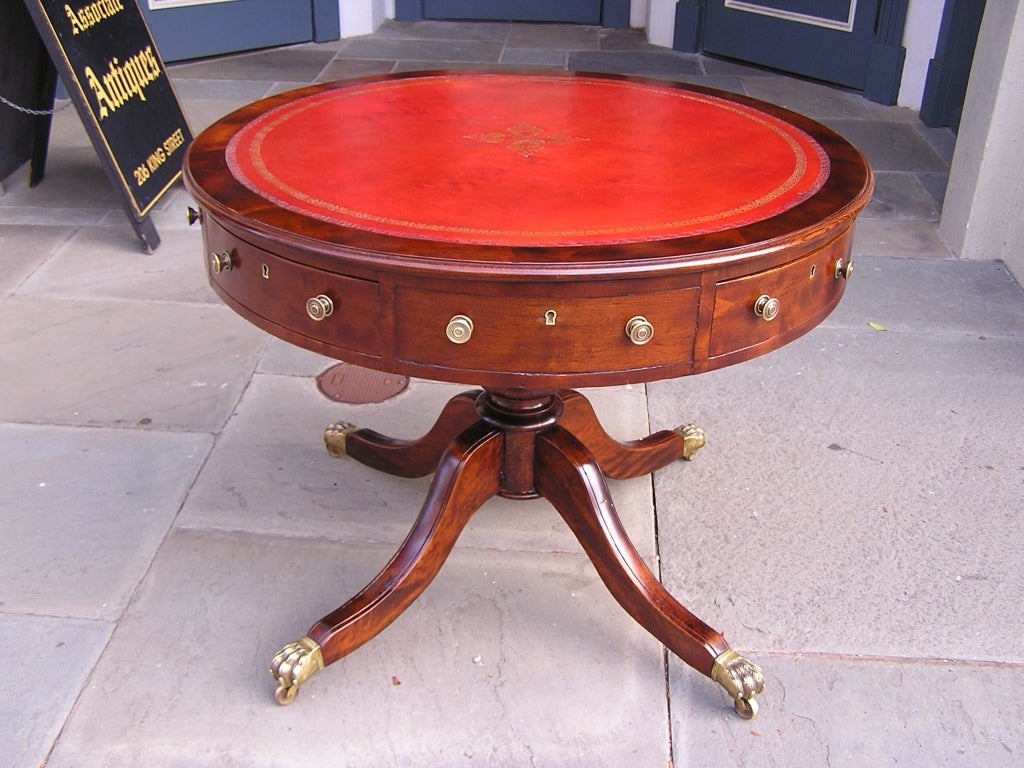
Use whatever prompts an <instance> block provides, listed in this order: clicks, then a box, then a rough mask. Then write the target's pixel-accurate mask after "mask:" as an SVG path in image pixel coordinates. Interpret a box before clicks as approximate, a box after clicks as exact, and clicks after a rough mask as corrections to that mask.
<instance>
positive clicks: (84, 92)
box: [25, 0, 192, 252]
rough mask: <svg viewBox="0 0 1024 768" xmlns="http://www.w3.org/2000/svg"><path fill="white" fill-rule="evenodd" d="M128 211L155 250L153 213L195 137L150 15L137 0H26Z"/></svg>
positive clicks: (137, 230) (140, 234)
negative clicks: (146, 15)
mask: <svg viewBox="0 0 1024 768" xmlns="http://www.w3.org/2000/svg"><path fill="white" fill-rule="evenodd" d="M25 4H26V6H27V7H28V11H29V13H30V14H31V16H32V20H33V21H34V22H35V25H36V29H37V30H38V31H39V35H40V37H41V38H42V40H43V43H44V44H45V45H46V48H47V50H48V51H49V54H50V58H51V59H52V60H53V63H54V64H55V65H56V67H57V71H58V73H59V74H60V75H61V77H62V79H63V81H64V85H65V87H66V88H67V90H68V95H69V96H70V97H71V100H72V102H74V105H75V108H76V109H77V110H78V115H79V117H80V118H81V120H82V123H83V124H84V125H85V129H86V132H87V133H88V134H89V138H90V140H91V141H92V144H93V146H94V147H95V149H96V153H97V154H98V155H99V158H100V161H101V163H102V165H103V169H104V171H105V172H106V174H107V177H108V178H109V179H110V182H111V184H112V185H113V186H114V187H115V188H116V189H117V190H118V191H119V192H120V194H121V198H122V204H123V206H124V209H125V213H126V214H127V215H128V218H129V220H130V222H131V224H132V227H133V229H134V230H135V233H136V235H138V237H139V239H140V240H141V241H142V244H143V247H144V248H145V250H146V251H148V252H152V251H153V250H155V249H156V247H157V246H158V245H159V243H160V237H159V235H158V234H157V232H156V227H154V226H153V223H152V221H151V220H150V218H149V214H150V211H151V210H152V209H153V206H154V205H155V204H156V203H157V202H158V201H159V199H160V198H161V196H162V195H163V194H164V193H165V192H167V190H168V189H169V188H170V187H171V185H173V184H174V183H175V182H176V181H177V180H178V179H179V178H180V177H181V172H182V171H181V168H182V159H183V157H184V154H185V149H186V147H187V146H188V144H189V143H190V142H191V141H192V133H191V131H190V130H189V127H188V122H187V121H186V119H185V115H184V114H183V113H182V111H181V105H180V104H179V103H178V98H177V96H176V95H175V93H174V88H173V86H172V85H171V82H170V79H169V78H168V76H167V71H166V69H165V68H164V63H163V61H162V60H161V58H160V54H159V52H158V51H157V48H156V44H155V43H154V42H153V37H152V35H151V34H150V31H149V27H148V26H147V24H146V20H145V19H144V18H143V16H142V12H141V11H140V10H139V6H138V4H137V2H134V0H70V2H61V1H57V2H55V1H54V0H25Z"/></svg>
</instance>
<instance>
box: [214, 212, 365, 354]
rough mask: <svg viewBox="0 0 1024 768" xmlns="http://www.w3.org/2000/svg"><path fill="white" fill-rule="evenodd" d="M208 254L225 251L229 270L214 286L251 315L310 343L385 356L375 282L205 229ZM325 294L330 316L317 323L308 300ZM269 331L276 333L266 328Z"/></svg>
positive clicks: (216, 278) (218, 275)
mask: <svg viewBox="0 0 1024 768" xmlns="http://www.w3.org/2000/svg"><path fill="white" fill-rule="evenodd" d="M207 246H208V249H207V256H208V257H209V255H210V254H223V253H227V254H228V255H229V256H230V259H231V268H230V269H227V270H221V271H220V272H216V271H214V269H213V267H212V265H211V262H210V259H209V258H208V259H207V261H208V263H207V269H208V270H209V276H210V282H211V283H213V284H214V286H215V287H216V288H218V289H219V290H220V291H221V292H223V293H224V294H226V295H227V296H228V297H229V298H231V299H233V300H234V301H235V302H237V303H238V304H240V305H242V307H244V308H245V309H247V310H249V311H250V312H252V313H254V314H256V315H258V316H260V317H262V318H264V319H265V320H268V321H270V322H271V323H273V324H274V325H277V326H281V327H283V328H285V329H287V330H289V331H292V332H294V333H297V334H299V335H302V336H305V337H307V338H310V339H316V340H318V341H322V342H325V343H327V344H331V345H333V346H336V347H341V348H344V349H350V350H353V351H356V352H362V353H365V354H369V355H374V356H378V357H379V356H380V355H381V348H382V343H381V317H382V312H381V304H380V288H379V285H378V283H376V282H375V281H372V280H363V279H360V278H354V277H349V276H347V275H340V274H335V273H333V272H326V271H324V270H321V269H315V268H313V267H307V266H303V265H301V264H296V263H295V262H292V261H288V260H287V259H283V258H280V257H278V256H275V255H273V254H271V253H268V252H267V251H264V250H262V249H260V248H257V247H255V246H253V245H250V244H249V243H247V242H245V241H243V240H240V239H238V238H236V237H234V236H233V235H232V234H231V233H229V232H227V231H225V230H224V229H221V228H220V227H218V226H217V225H216V224H214V223H212V222H211V223H209V224H208V225H207ZM317 296H326V297H327V299H328V300H329V301H330V304H331V305H333V310H332V311H331V313H330V314H329V315H328V316H327V317H325V318H323V319H322V320H319V321H317V320H314V319H312V317H310V315H309V313H308V312H307V309H306V302H307V301H308V300H309V299H311V298H314V297H317ZM268 330H271V332H273V331H272V329H268Z"/></svg>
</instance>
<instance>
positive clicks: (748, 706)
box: [732, 698, 757, 720]
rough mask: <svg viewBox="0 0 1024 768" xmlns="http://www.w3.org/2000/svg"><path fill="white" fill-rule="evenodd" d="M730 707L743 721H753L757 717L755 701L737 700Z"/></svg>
mask: <svg viewBox="0 0 1024 768" xmlns="http://www.w3.org/2000/svg"><path fill="white" fill-rule="evenodd" d="M732 705H733V708H734V709H735V710H736V714H737V715H739V716H740V717H742V718H743V719H744V720H753V719H754V717H756V716H757V699H744V698H739V699H736V700H735V701H733V704H732Z"/></svg>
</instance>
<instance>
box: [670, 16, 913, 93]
mask: <svg viewBox="0 0 1024 768" xmlns="http://www.w3.org/2000/svg"><path fill="white" fill-rule="evenodd" d="M908 4H909V0H680V2H679V3H678V4H677V6H676V44H675V46H674V47H675V48H676V49H677V50H683V51H691V52H697V51H704V52H706V53H710V54H715V55H719V56H725V57H728V58H732V59H738V60H740V61H746V62H750V63H753V64H759V65H761V66H766V67H771V68H772V69H779V70H782V71H784V72H792V73H794V74H798V75H803V76H805V77H811V78H814V79H816V80H823V81H825V82H828V83H834V84H837V85H842V86H845V87H847V88H853V89H856V90H859V91H863V92H864V96H865V97H867V98H868V99H871V100H872V101H877V102H880V103H882V104H895V103H896V96H897V94H898V93H899V85H900V79H901V77H902V75H903V60H904V57H905V55H906V51H905V49H904V48H903V47H902V44H901V43H902V40H903V27H904V25H905V23H906V18H907V6H908Z"/></svg>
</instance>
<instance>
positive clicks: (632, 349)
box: [395, 284, 700, 375]
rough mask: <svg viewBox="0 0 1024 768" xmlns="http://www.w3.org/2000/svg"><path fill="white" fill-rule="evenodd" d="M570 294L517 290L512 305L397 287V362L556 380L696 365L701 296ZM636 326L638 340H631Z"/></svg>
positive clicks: (688, 292) (562, 289)
mask: <svg viewBox="0 0 1024 768" xmlns="http://www.w3.org/2000/svg"><path fill="white" fill-rule="evenodd" d="M567 292H568V289H567V287H566V286H565V285H564V284H562V285H558V286H551V287H550V289H549V290H545V289H544V288H543V287H540V286H530V287H529V288H528V289H522V288H521V287H517V289H516V291H515V293H516V294H517V296H516V297H515V298H509V297H506V296H488V295H475V294H466V293H460V292H458V291H451V290H444V289H438V290H425V289H423V288H420V287H412V286H399V288H398V290H397V292H396V301H395V315H396V335H397V341H396V344H397V355H398V358H399V359H400V360H402V361H404V362H410V363H414V364H417V365H429V366H440V367H444V368H458V369H463V370H467V371H468V370H475V371H488V372H502V371H508V372H515V373H523V374H554V375H558V374H579V373H590V372H595V371H600V372H606V373H608V372H619V371H630V370H639V369H648V368H656V367H661V366H666V365H685V364H687V363H690V362H692V360H693V349H694V337H695V328H696V316H697V302H698V299H699V296H700V290H699V288H697V287H691V288H681V289H676V290H671V291H657V292H643V293H635V294H628V293H626V294H624V295H621V296H584V297H578V296H575V297H569V296H566V294H567ZM510 293H512V291H510ZM638 318H639V319H638ZM631 320H632V321H633V325H632V330H633V333H634V336H635V338H636V341H632V340H631V339H630V337H629V335H628V332H627V325H629V323H630V321H631ZM648 336H649V338H648ZM638 342H639V343H638Z"/></svg>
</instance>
